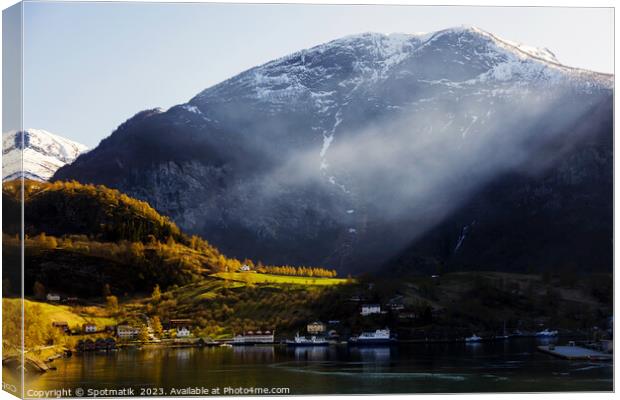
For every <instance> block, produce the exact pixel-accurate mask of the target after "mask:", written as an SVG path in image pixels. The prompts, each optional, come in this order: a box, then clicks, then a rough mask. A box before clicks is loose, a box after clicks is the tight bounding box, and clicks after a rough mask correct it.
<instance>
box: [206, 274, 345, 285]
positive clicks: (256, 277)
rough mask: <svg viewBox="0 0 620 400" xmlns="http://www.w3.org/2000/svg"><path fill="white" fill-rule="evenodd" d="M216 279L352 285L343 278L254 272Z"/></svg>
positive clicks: (227, 275) (245, 281)
mask: <svg viewBox="0 0 620 400" xmlns="http://www.w3.org/2000/svg"><path fill="white" fill-rule="evenodd" d="M212 276H213V277H216V278H221V279H226V280H230V281H237V282H244V283H254V284H256V283H280V284H291V285H308V286H332V285H342V284H346V283H350V281H348V280H347V279H341V278H318V277H317V278H315V277H306V276H286V275H271V274H257V273H252V272H218V273H215V274H213V275H212Z"/></svg>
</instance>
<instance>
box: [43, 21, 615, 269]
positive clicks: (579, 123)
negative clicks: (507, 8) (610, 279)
mask: <svg viewBox="0 0 620 400" xmlns="http://www.w3.org/2000/svg"><path fill="white" fill-rule="evenodd" d="M612 87H613V77H611V76H607V75H603V74H597V73H593V72H589V71H583V70H578V69H574V68H570V67H567V66H564V65H562V64H560V63H559V62H558V61H557V60H556V59H555V57H554V56H553V54H552V53H551V52H549V51H548V50H538V49H531V48H528V47H525V46H521V45H518V44H514V43H510V42H507V41H505V40H502V39H499V38H497V37H495V36H494V35H492V34H489V33H487V32H484V31H481V30H479V29H476V28H458V29H449V30H444V31H439V32H435V33H431V34H426V35H390V36H386V35H380V34H362V35H356V36H350V37H346V38H342V39H338V40H335V41H333V42H329V43H326V44H323V45H320V46H317V47H315V48H311V49H308V50H302V51H300V52H297V53H295V54H292V55H289V56H287V57H284V58H282V59H278V60H274V61H272V62H270V63H267V64H265V65H262V66H259V67H256V68H253V69H251V70H248V71H246V72H243V73H241V74H239V75H238V76H235V77H233V78H231V79H229V80H227V81H224V82H222V83H220V84H218V85H216V86H213V87H211V88H208V89H206V90H204V91H203V92H201V93H199V94H198V95H197V96H195V97H194V98H193V99H191V100H190V101H189V102H188V103H187V104H183V105H179V106H175V107H172V108H171V109H169V110H167V111H165V112H164V111H162V110H149V111H144V112H141V113H139V114H137V115H136V116H134V117H133V118H131V119H130V120H128V121H127V122H125V123H124V124H122V125H121V126H119V128H118V129H117V130H116V131H115V132H114V133H113V134H112V135H111V136H110V137H109V138H107V139H105V140H104V141H102V143H101V144H100V146H99V147H98V148H96V149H95V150H93V151H91V152H89V153H87V154H85V155H83V156H81V157H79V158H78V159H77V160H76V161H75V162H74V163H73V164H71V165H69V166H66V167H63V168H61V169H60V170H59V171H58V172H57V173H56V175H55V176H54V179H76V180H78V181H81V182H95V183H103V184H106V185H109V186H111V187H114V188H118V189H120V190H122V191H125V192H127V193H128V194H130V195H132V196H135V197H138V198H141V199H144V200H146V201H148V202H149V203H150V204H151V205H153V206H154V207H155V208H156V209H157V210H158V211H160V212H162V213H164V214H166V215H169V216H170V217H172V218H173V219H174V220H175V221H176V222H177V223H178V224H179V225H180V226H181V227H183V228H184V229H186V230H189V231H191V232H194V233H199V234H201V235H202V236H204V237H205V238H207V239H208V240H210V241H212V242H213V243H214V244H215V245H217V246H218V247H219V248H220V249H222V250H223V251H224V252H226V253H228V254H230V255H234V256H237V257H252V258H255V259H262V260H263V261H264V262H270V263H278V264H284V263H286V264H315V265H317V264H321V265H330V266H333V267H337V268H339V269H340V270H341V271H355V270H357V271H359V270H364V269H370V268H376V267H378V266H381V265H384V264H385V263H386V262H388V263H395V262H396V264H398V265H399V266H401V267H403V265H405V267H406V268H409V267H411V266H412V265H417V266H419V267H424V268H427V267H428V266H427V265H426V264H430V265H433V268H435V266H436V265H440V264H441V265H443V264H446V263H447V264H450V265H454V266H455V267H457V266H458V267H463V266H464V265H465V264H467V265H470V264H471V265H480V266H489V267H492V268H511V269H514V268H517V267H518V268H523V266H524V265H526V264H528V265H529V263H530V262H532V263H533V264H536V262H535V261H536V258H537V257H538V258H540V257H539V256H535V257H534V259H532V260H529V259H525V258H523V259H520V260H519V261H515V262H514V263H502V262H501V257H502V254H504V253H502V252H503V251H504V250H502V249H503V248H506V249H513V250H514V249H516V248H519V249H521V250H520V251H526V252H527V250H528V245H527V243H525V244H523V243H522V242H523V241H525V242H527V237H528V236H529V233H528V232H530V230H543V228H544V226H545V224H547V223H548V222H549V220H552V221H566V220H569V219H571V218H573V219H574V220H575V223H574V224H573V225H571V226H572V227H573V229H574V236H575V237H584V238H586V237H587V236H588V232H589V231H588V230H587V229H586V228H585V225H584V222H585V221H581V220H583V219H584V218H587V219H588V220H590V219H594V220H596V221H599V222H600V224H599V225H597V226H598V228H595V229H597V230H598V229H599V228H600V227H601V226H603V225H604V226H605V229H607V226H608V225H609V224H611V221H610V220H609V221H608V220H607V218H608V216H609V214H610V212H611V211H610V210H611V207H612V205H611V201H609V202H608V201H607V200H608V196H607V195H608V193H610V190H611V185H612V180H611V151H612V150H611V145H610V143H611V135H612V129H611V117H612V111H611V101H612V95H613V93H612ZM575 160H579V162H577V161H575ZM567 171H568V172H567ZM566 176H571V177H572V178H570V179H569V180H568V181H569V182H572V183H571V184H567V183H566V182H567V181H566V179H567V178H565V177H566ZM576 176H579V177H581V178H580V179H576V178H575V177H576ZM592 179H594V181H596V182H597V184H596V185H591V184H590V183H589V182H591V181H592ZM489 191H490V193H492V194H490V195H488V196H487V195H486V194H485V193H488V192H489ZM584 191H587V192H588V193H590V194H592V196H594V197H596V198H597V202H598V203H597V204H598V207H592V209H591V213H589V214H587V215H586V214H577V215H575V214H574V212H575V210H574V207H580V206H581V205H583V204H585V203H584V202H588V201H589V200H588V198H589V197H588V196H586V197H588V198H586V197H579V196H577V197H575V199H574V201H573V202H572V203H570V204H568V203H565V202H564V201H563V200H562V199H564V198H565V195H566V194H568V195H570V196H573V195H576V194H577V193H583V192H584ZM481 196H483V197H481ZM484 196H487V197H484ZM489 196H490V197H489ZM481 198H484V201H481V200H479V199H481ZM558 198H559V200H558ZM554 199H555V200H554ZM477 201H478V202H479V203H478V204H479V205H480V204H486V205H485V206H479V207H478V208H477V211H476V212H473V213H472V212H471V211H468V210H470V209H471V208H472V207H473V206H472V204H477V203H476V202H477ZM499 204H501V207H500V206H499ZM524 204H528V206H527V207H525V206H524ZM524 207H525V208H524ZM588 207H589V206H588ZM524 209H527V210H528V212H531V213H532V214H531V215H532V217H531V218H530V220H529V222H528V224H521V225H522V227H524V228H523V230H520V228H516V227H515V224H518V223H519V222H523V221H517V220H514V218H517V216H518V218H522V214H521V213H518V212H516V211H515V210H524ZM479 214H480V215H479ZM482 214H484V215H495V216H494V217H492V218H491V217H489V218H486V219H485V218H483V217H482V216H481V215H482ZM526 214H527V213H526ZM528 215H529V214H528ZM536 215H538V216H539V217H534V216H536ZM500 216H501V218H500ZM540 216H544V217H540ZM474 221H477V222H474ZM494 221H495V222H494ZM497 221H502V222H501V223H500V222H497ZM580 221H581V222H580ZM608 223H609V224H608ZM470 225H471V227H470V228H466V226H470ZM586 225H587V224H586ZM445 226H455V227H456V228H454V229H452V230H446V229H445ZM473 226H476V228H475V230H476V232H480V231H481V229H482V228H480V227H481V226H489V228H486V229H487V230H488V232H495V231H496V230H501V231H503V232H505V235H500V236H498V235H493V234H488V235H482V234H480V238H485V239H484V240H480V241H478V242H476V241H474V240H473V239H472V238H473V237H474V236H472V235H473V234H472V235H470V236H468V232H470V231H471V232H473V231H474V228H473ZM526 228H527V229H526ZM601 229H602V228H601ZM605 229H602V230H598V232H607V231H605ZM438 231H441V232H447V233H446V234H445V235H448V236H449V240H448V242H449V244H448V245H446V246H443V247H442V246H439V243H440V242H441V243H443V242H445V241H446V240H447V239H446V236H445V235H443V236H442V235H439V236H438V234H437V232H438ZM448 231H449V232H448ZM483 231H484V229H483ZM509 231H520V232H521V233H519V235H520V236H519V237H516V236H514V235H512V236H511V234H509V233H507V232H509ZM590 233H591V232H590ZM605 234H606V233H605ZM605 234H602V236H605ZM438 237H439V239H438ZM461 237H463V238H461ZM550 240H551V241H552V242H554V245H553V246H555V247H553V246H552V248H555V249H556V250H557V251H560V250H559V249H561V250H562V251H564V252H567V253H571V252H572V250H571V249H568V250H566V249H564V247H563V246H564V244H565V243H566V242H565V241H562V240H559V239H558V240H556V241H554V240H555V239H553V238H551V239H550ZM609 240H611V239H609ZM515 241H517V242H515ZM603 242H604V243H608V244H609V246H610V242H607V241H603ZM518 243H520V244H518ZM517 244H518V245H517ZM439 247H441V248H442V249H441V251H439V252H438V250H437V248H439ZM444 247H445V248H444ZM607 247H608V246H607V244H605V249H607ZM488 248H493V249H495V250H493V253H494V254H496V256H494V258H493V262H490V261H488V260H487V259H486V258H484V257H482V255H483V253H484V252H485V251H484V249H488ZM593 249H594V248H593V247H591V243H590V241H589V240H586V241H581V245H580V250H578V251H581V252H585V253H588V252H590V251H591V250H593ZM556 250H553V251H556ZM464 254H467V257H465V256H464ZM526 258H527V257H526ZM420 260H423V261H420ZM541 262H542V261H541ZM549 262H551V261H549ZM554 262H555V261H554ZM606 262H607V261H601V262H600V263H599V264H600V265H599V264H597V266H596V267H597V268H598V267H604V266H605V265H606V264H605V263H606ZM543 263H544V264H545V265H546V264H547V263H548V261H544V262H543ZM517 264H518V265H517ZM536 267H537V268H538V267H544V266H536ZM590 267H592V266H590ZM608 267H610V266H608ZM416 268H417V267H416Z"/></svg>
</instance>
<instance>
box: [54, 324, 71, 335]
mask: <svg viewBox="0 0 620 400" xmlns="http://www.w3.org/2000/svg"><path fill="white" fill-rule="evenodd" d="M52 326H53V327H54V328H57V329H60V330H61V331H63V332H65V333H67V332H69V323H68V322H67V321H54V322H52Z"/></svg>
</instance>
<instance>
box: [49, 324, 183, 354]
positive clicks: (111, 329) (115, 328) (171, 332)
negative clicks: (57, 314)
mask: <svg viewBox="0 0 620 400" xmlns="http://www.w3.org/2000/svg"><path fill="white" fill-rule="evenodd" d="M192 325H193V323H192V320H191V319H171V320H170V321H169V322H168V323H166V324H165V325H164V333H165V334H166V335H167V336H174V337H176V338H189V337H191V336H192V332H191V329H192ZM52 326H53V327H54V328H56V329H59V330H61V331H62V332H63V333H65V334H67V335H80V334H81V335H89V334H97V333H106V334H109V335H111V336H116V337H117V338H118V339H121V340H135V339H137V338H138V335H139V334H140V329H141V328H140V327H138V326H135V325H130V324H128V323H123V324H119V325H107V326H105V327H103V328H101V327H98V326H97V325H96V324H93V323H85V324H83V325H82V326H81V329H73V330H72V329H70V327H69V323H68V322H67V321H54V322H52ZM147 330H148V332H149V338H150V339H152V340H156V339H157V338H156V337H155V335H154V332H153V329H152V327H151V326H150V323H149V322H148V321H147ZM84 343H86V341H84ZM93 343H95V342H93ZM93 345H94V344H93ZM84 346H86V344H84ZM93 349H94V348H93Z"/></svg>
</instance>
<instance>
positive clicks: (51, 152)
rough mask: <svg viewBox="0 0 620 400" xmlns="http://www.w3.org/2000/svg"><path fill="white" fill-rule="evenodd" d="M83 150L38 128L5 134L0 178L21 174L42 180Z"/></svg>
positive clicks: (78, 144) (85, 148)
mask: <svg viewBox="0 0 620 400" xmlns="http://www.w3.org/2000/svg"><path fill="white" fill-rule="evenodd" d="M22 149H23V151H22ZM87 150H88V148H87V147H86V146H84V145H83V144H80V143H77V142H74V141H72V140H69V139H67V138H64V137H62V136H59V135H56V134H53V133H51V132H48V131H45V130H42V129H26V130H24V131H23V134H22V131H9V132H6V133H4V134H3V135H2V156H3V157H2V179H3V180H10V179H16V178H19V177H21V176H22V175H23V176H24V177H25V178H27V179H34V180H41V181H45V180H47V179H49V178H50V177H51V176H52V175H53V174H54V172H56V170H57V169H58V168H60V167H62V166H63V165H65V164H68V163H71V162H73V160H75V159H76V158H77V156H79V155H80V154H82V153H84V152H85V151H87ZM22 172H23V173H22Z"/></svg>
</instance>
